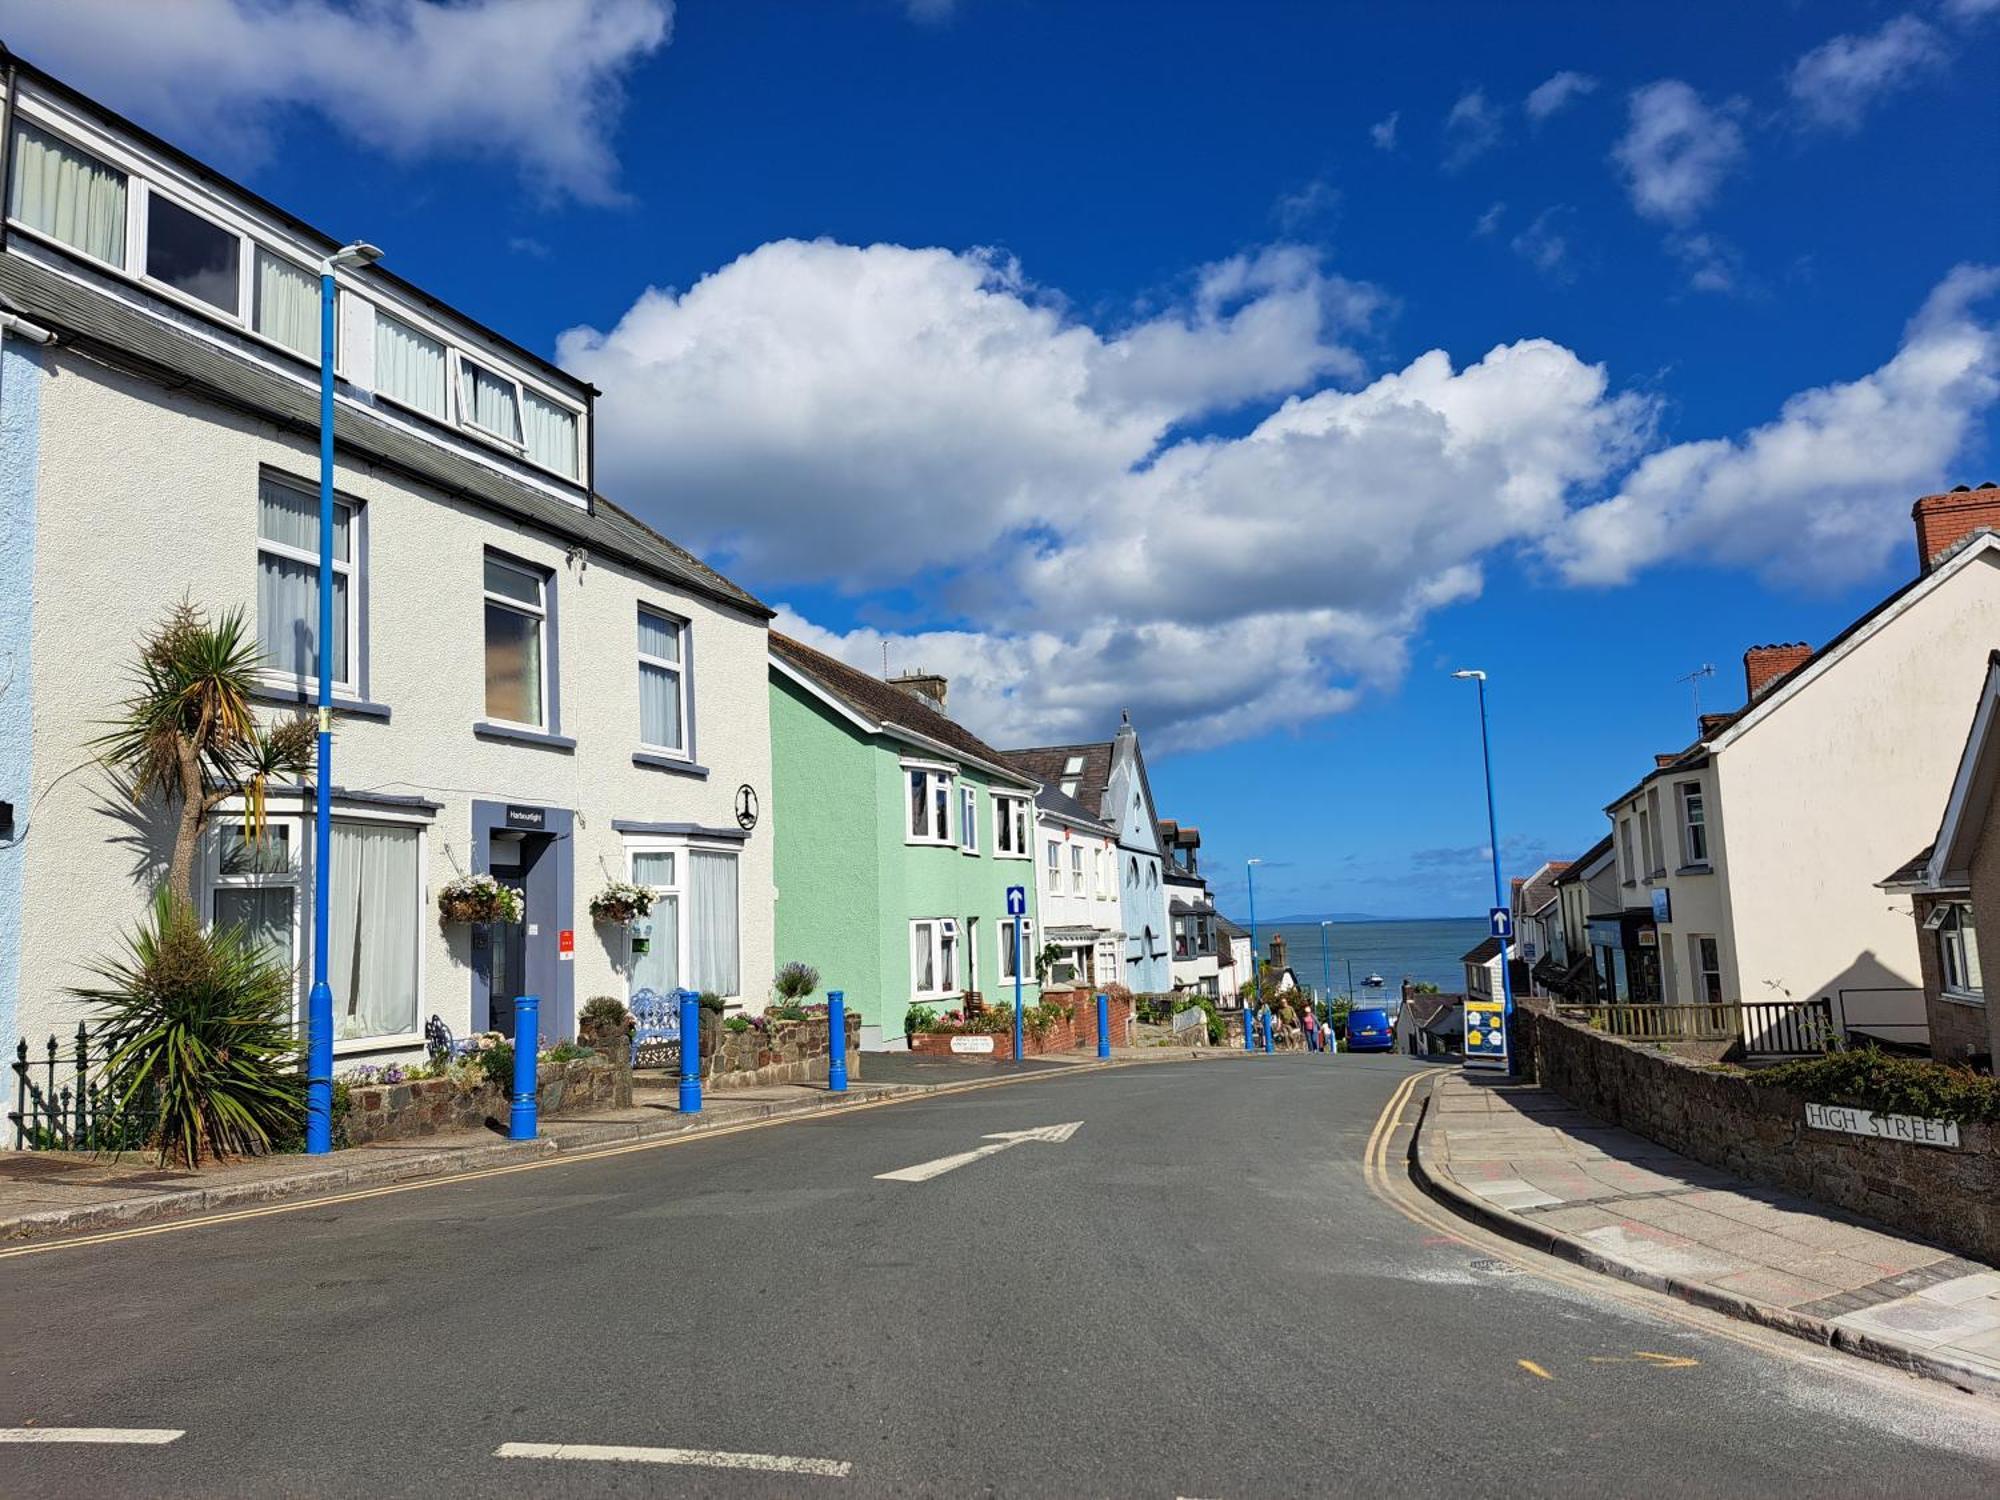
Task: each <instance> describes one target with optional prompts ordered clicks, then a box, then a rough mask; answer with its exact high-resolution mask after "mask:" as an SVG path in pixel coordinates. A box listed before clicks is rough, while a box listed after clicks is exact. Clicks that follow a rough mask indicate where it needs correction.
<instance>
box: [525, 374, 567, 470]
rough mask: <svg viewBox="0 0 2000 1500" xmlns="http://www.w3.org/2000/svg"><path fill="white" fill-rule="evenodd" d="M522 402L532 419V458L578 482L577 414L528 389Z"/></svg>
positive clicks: (530, 442) (529, 441) (530, 436)
mask: <svg viewBox="0 0 2000 1500" xmlns="http://www.w3.org/2000/svg"><path fill="white" fill-rule="evenodd" d="M521 399H522V404H523V409H524V410H525V412H526V414H527V419H528V457H529V458H531V459H533V460H534V461H535V462H536V463H538V464H540V465H541V466H542V467H543V468H545V469H554V470H555V471H556V472H557V473H558V474H560V475H562V477H563V478H565V479H574V478H576V413H575V412H573V411H565V410H564V409H563V408H562V407H560V406H557V405H556V404H555V403H554V402H552V401H544V400H543V399H542V398H541V397H540V396H538V395H536V394H535V393H534V392H533V391H530V390H525V389H524V390H523V391H522V393H521Z"/></svg>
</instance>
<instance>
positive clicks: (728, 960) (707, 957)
mask: <svg viewBox="0 0 2000 1500" xmlns="http://www.w3.org/2000/svg"><path fill="white" fill-rule="evenodd" d="M687 929H688V984H689V985H690V987H691V988H694V989H697V990H700V991H702V992H704V993H713V994H717V995H736V994H741V993H742V987H743V986H742V980H741V979H740V978H739V977H738V973H737V958H738V942H737V936H738V935H737V924H736V856H735V855H734V854H721V853H716V852H714V851H711V850H706V849H691V850H689V851H688V921H687Z"/></svg>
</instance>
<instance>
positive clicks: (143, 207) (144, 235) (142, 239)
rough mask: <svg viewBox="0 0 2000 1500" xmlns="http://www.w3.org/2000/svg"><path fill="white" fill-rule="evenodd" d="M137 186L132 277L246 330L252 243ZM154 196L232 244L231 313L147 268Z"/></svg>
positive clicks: (141, 183)
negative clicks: (233, 304)
mask: <svg viewBox="0 0 2000 1500" xmlns="http://www.w3.org/2000/svg"><path fill="white" fill-rule="evenodd" d="M132 183H133V179H130V178H127V179H126V184H127V185H126V190H125V207H126V213H127V214H128V215H129V214H130V213H131V212H132V200H133V198H134V196H135V195H134V194H133V192H132ZM137 185H138V187H139V189H140V192H139V193H138V194H137V195H136V196H137V197H138V199H139V200H140V201H139V205H138V208H139V212H138V219H139V223H138V226H137V227H138V230H139V235H138V242H137V246H136V251H137V253H136V255H135V256H134V265H135V266H136V267H137V269H136V271H135V272H134V274H135V275H136V276H137V278H138V279H139V281H141V282H143V283H144V284H145V286H146V288H147V289H148V290H149V291H154V292H160V293H163V294H164V295H166V296H168V297H171V298H173V299H174V300H175V301H176V302H181V303H184V304H186V305H187V306H189V307H193V308H198V309H200V310H201V311H202V312H205V313H207V314H208V315H209V316H210V317H211V318H221V319H222V320H223V321H224V322H226V323H234V324H235V325H236V326H237V327H239V328H246V329H247V328H249V327H250V321H251V320H250V309H249V305H250V302H251V300H252V293H253V291H254V288H255V285H256V283H255V279H254V278H255V275H256V272H255V268H254V262H255V260H256V242H255V241H254V240H253V239H252V238H251V237H250V236H249V235H247V234H245V233H244V232H243V231H242V230H240V229H238V228H237V227H236V226H235V225H233V224H225V223H224V222H223V221H222V220H221V219H218V218H217V217H216V216H215V215H214V214H212V213H209V212H207V211H206V210H204V209H200V208H196V207H195V206H194V205H193V204H192V203H189V202H187V201H186V200H185V199H182V198H179V197H176V196H175V195H174V194H172V193H162V192H160V191H159V190H158V189H156V188H155V187H154V186H153V184H152V183H150V182H148V181H147V180H146V179H145V178H143V177H142V178H139V179H137ZM156 197H157V198H160V199H161V200H162V201H164V202H166V203H167V204H169V205H170V206H172V207H174V208H177V209H179V210H180V211H181V212H182V213H184V214H186V215H188V216H189V217H190V218H194V219H199V220H201V222H202V223H204V224H206V225H208V226H209V227H210V228H211V229H217V230H220V231H221V232H222V233H224V234H226V235H228V236H229V237H230V238H231V239H233V240H235V241H236V308H235V310H234V311H231V310H230V309H229V308H226V307H217V306H216V305H215V304H214V303H213V302H204V301H203V300H202V299H201V298H199V297H197V296H195V295H194V293H192V292H184V291H182V290H181V289H180V288H179V287H177V286H175V285H173V284H172V283H171V282H166V281H162V280H160V279H159V278H158V277H157V276H155V275H154V274H153V273H152V271H151V270H150V269H149V268H148V262H149V261H150V260H151V259H152V249H153V247H152V227H153V226H152V218H153V214H152V209H153V199H154V198H156ZM126 223H127V230H128V232H127V234H126V236H125V253H126V254H127V255H134V248H135V247H134V243H133V238H132V235H131V234H130V232H129V230H130V228H131V227H132V226H131V221H130V219H129V218H128V219H127V221H126ZM279 259H281V260H290V259H291V257H290V256H288V255H285V256H280V257H279ZM313 279H314V280H315V281H317V280H318V279H319V278H318V277H314V278H313ZM269 342H270V343H272V344H273V345H276V347H278V348H281V349H282V348H284V347H285V346H284V345H282V344H279V343H278V342H277V340H276V339H271V340H269ZM286 352H287V353H290V354H294V355H296V354H297V352H298V351H296V350H287V351H286Z"/></svg>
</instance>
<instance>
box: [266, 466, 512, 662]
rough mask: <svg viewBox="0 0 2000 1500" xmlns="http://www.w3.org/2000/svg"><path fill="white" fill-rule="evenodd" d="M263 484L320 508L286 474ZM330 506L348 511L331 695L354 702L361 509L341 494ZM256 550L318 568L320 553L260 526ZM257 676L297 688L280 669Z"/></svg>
mask: <svg viewBox="0 0 2000 1500" xmlns="http://www.w3.org/2000/svg"><path fill="white" fill-rule="evenodd" d="M266 483H270V484H276V485H280V486H282V487H284V488H285V489H289V490H291V491H292V492H293V493H295V494H298V495H301V496H303V497H305V498H307V499H309V500H311V501H312V503H313V506H314V508H315V509H317V508H318V506H319V496H318V494H317V493H315V492H313V491H311V490H309V489H308V488H307V487H306V485H305V484H304V483H303V482H302V481H299V480H295V479H293V478H292V477H291V476H290V475H288V474H274V473H272V472H270V471H269V470H266V471H265V472H264V473H262V474H260V475H258V484H259V486H260V487H261V486H262V485H264V484H266ZM333 504H334V508H335V510H339V509H340V508H341V507H343V506H345V507H346V509H347V560H346V561H345V562H343V561H342V560H341V559H340V558H339V557H335V558H334V559H333V571H334V572H335V573H337V574H339V575H341V576H342V577H343V578H345V579H346V580H347V631H346V635H347V640H346V642H345V644H346V646H347V675H346V676H345V677H336V678H334V679H333V695H334V696H335V697H336V698H341V697H346V698H356V697H359V696H360V692H361V689H360V687H359V683H360V681H361V586H360V579H359V576H358V575H359V573H360V569H359V568H358V567H356V565H355V564H356V559H357V557H358V556H359V554H360V551H361V506H360V504H359V503H358V502H356V501H353V500H350V499H348V498H347V497H346V496H345V495H341V494H335V496H334V497H333ZM258 509H259V511H260V512H261V511H262V509H263V506H262V502H261V500H260V502H259V505H258ZM257 550H258V551H259V552H260V553H262V552H268V553H270V554H271V555H272V556H273V557H282V558H284V559H286V560H287V561H288V562H296V563H303V564H305V565H306V566H307V567H309V568H317V567H319V552H318V550H317V549H314V550H313V551H311V552H308V551H306V550H305V549H304V548H303V547H290V546H287V545H286V544H285V543H283V542H274V541H271V540H270V539H269V538H267V537H266V536H265V535H264V531H263V527H262V525H261V523H260V524H259V526H258V529H257ZM263 624H264V622H263V621H262V620H259V621H258V622H257V626H258V629H259V630H260V631H261V630H262V629H263ZM313 628H314V629H315V630H317V629H318V616H317V614H315V616H314V627H313ZM483 629H484V625H483V622H482V633H483ZM327 655H328V653H327V652H325V651H324V650H322V651H321V653H320V656H321V660H322V661H323V662H324V661H325V660H326V658H327ZM258 676H259V677H260V678H261V679H262V680H263V681H265V682H268V683H270V684H271V685H272V686H274V687H283V688H285V689H287V690H288V691H295V690H297V688H298V687H299V681H298V677H297V675H296V674H294V673H291V672H287V671H285V670H284V669H283V668H280V667H273V666H269V665H266V666H265V667H264V668H263V669H262V670H261V671H260V672H259V673H258ZM311 685H312V687H313V688H314V689H317V688H318V687H319V682H318V680H317V679H313V680H312V683H311Z"/></svg>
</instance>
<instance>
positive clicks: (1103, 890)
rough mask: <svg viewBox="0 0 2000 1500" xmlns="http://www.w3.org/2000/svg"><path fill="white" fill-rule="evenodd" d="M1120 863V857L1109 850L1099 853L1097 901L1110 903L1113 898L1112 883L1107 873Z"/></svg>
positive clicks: (1102, 850)
mask: <svg viewBox="0 0 2000 1500" xmlns="http://www.w3.org/2000/svg"><path fill="white" fill-rule="evenodd" d="M1117 863H1118V856H1117V855H1116V854H1114V853H1113V852H1112V851H1111V850H1110V849H1109V848H1100V849H1099V850H1098V851H1097V899H1098V900H1099V901H1109V900H1110V899H1111V897H1112V894H1113V893H1112V890H1111V881H1110V879H1109V878H1108V875H1107V872H1108V871H1109V870H1111V868H1112V867H1113V866H1115V865H1116V864H1117Z"/></svg>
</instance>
